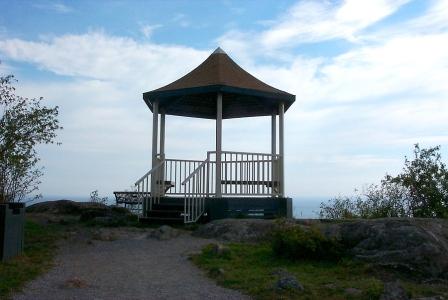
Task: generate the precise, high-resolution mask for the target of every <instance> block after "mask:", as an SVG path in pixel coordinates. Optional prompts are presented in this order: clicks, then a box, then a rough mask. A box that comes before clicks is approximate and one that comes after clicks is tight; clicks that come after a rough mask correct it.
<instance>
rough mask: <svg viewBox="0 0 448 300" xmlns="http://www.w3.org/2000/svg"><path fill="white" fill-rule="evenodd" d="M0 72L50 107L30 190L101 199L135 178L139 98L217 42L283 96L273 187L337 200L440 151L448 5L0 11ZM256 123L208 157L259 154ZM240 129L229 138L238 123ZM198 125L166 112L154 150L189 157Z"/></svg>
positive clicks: (42, 6)
mask: <svg viewBox="0 0 448 300" xmlns="http://www.w3.org/2000/svg"><path fill="white" fill-rule="evenodd" d="M0 5H1V7H2V13H1V14H0V60H1V61H2V64H1V65H0V73H1V74H7V73H13V74H15V75H16V77H17V79H18V80H19V83H18V90H17V92H18V93H19V94H21V95H24V96H29V97H37V96H43V97H44V98H45V99H46V100H45V101H46V103H47V104H48V105H59V106H60V109H61V122H62V125H63V126H64V130H63V131H62V132H61V133H60V134H59V140H60V141H61V142H62V146H60V147H56V146H43V147H40V149H39V150H40V153H41V156H42V164H43V165H44V166H45V168H46V169H45V177H44V178H43V182H42V185H41V192H42V193H43V195H44V196H48V195H61V196H67V197H75V196H77V197H84V196H85V197H87V196H88V195H89V193H90V192H91V191H92V190H95V189H98V190H99V191H100V194H104V195H110V194H111V192H112V191H114V190H120V189H124V188H129V187H130V186H131V184H132V183H133V182H134V181H135V180H136V179H138V178H139V177H140V176H141V175H142V174H144V173H145V172H146V171H147V170H148V169H149V168H150V154H151V144H150V142H151V136H150V135H151V114H150V112H149V110H148V109H147V108H146V106H145V104H144V103H143V101H142V93H143V92H146V91H149V90H152V89H155V88H157V87H160V86H162V85H165V84H167V83H169V82H171V81H173V80H175V79H177V78H179V77H180V76H182V75H184V74H185V73H186V72H188V71H190V70H191V69H193V68H194V67H196V66H197V65H198V64H199V63H201V62H202V61H203V60H204V59H206V58H207V56H208V55H209V54H210V53H211V52H212V51H213V50H214V49H215V48H216V47H217V46H221V47H222V48H223V49H224V50H225V51H226V52H227V53H228V54H229V55H230V56H231V57H232V58H233V59H234V60H235V61H236V62H237V63H238V64H240V65H241V66H242V67H243V68H245V69H246V70H247V71H249V72H250V73H252V74H254V75H255V76H256V77H258V78H260V79H261V80H263V81H265V82H267V83H269V84H271V85H273V86H275V87H278V88H280V89H283V90H286V91H288V92H291V93H293V94H295V95H296V96H297V100H296V103H295V104H294V105H293V107H292V108H291V109H290V110H289V111H288V112H287V114H286V129H285V130H286V153H285V154H286V180H287V182H286V192H287V194H288V195H289V196H293V197H299V198H300V197H302V198H305V197H321V196H324V197H326V196H335V195H339V194H350V193H352V192H353V190H354V189H355V188H360V187H362V186H363V185H365V184H368V183H371V182H378V181H379V180H380V178H381V177H382V176H383V175H384V174H385V173H386V172H388V173H391V174H395V173H397V172H398V171H399V170H400V168H401V166H402V164H403V159H404V155H410V154H411V151H412V148H413V144H414V143H420V144H422V145H423V146H434V145H442V155H443V156H444V157H445V159H446V157H448V150H447V149H448V122H447V119H448V117H447V116H448V83H447V82H448V75H447V74H448V72H447V71H448V1H446V0H433V1H429V0H428V1H423V0H421V1H419V0H414V1H411V0H409V1H407V0H392V1H386V0H368V1H367V0H366V1H361V0H348V1H289V0H288V1H287V0H284V1H65V2H64V1H39V0H36V1H3V0H0ZM269 126H270V119H269V118H251V119H243V120H233V121H225V122H224V124H223V138H224V140H223V149H225V150H241V151H256V152H261V151H263V152H269V145H270V140H269V139H270V136H269V134H270V127H269ZM242 128H243V129H242ZM213 148H214V124H213V122H211V121H208V120H197V119H190V118H179V117H168V118H167V146H166V152H167V156H169V157H174V158H195V159H196V158H197V159H202V158H204V156H205V152H206V151H207V150H211V149H213Z"/></svg>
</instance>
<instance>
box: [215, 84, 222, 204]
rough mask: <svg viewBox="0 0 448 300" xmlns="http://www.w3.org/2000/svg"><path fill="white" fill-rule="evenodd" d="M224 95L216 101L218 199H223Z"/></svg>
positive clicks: (220, 95)
mask: <svg viewBox="0 0 448 300" xmlns="http://www.w3.org/2000/svg"><path fill="white" fill-rule="evenodd" d="M221 146H222V94H221V93H218V97H217V99H216V176H215V178H216V197H217V198H221V197H222V193H221V150H222V149H221Z"/></svg>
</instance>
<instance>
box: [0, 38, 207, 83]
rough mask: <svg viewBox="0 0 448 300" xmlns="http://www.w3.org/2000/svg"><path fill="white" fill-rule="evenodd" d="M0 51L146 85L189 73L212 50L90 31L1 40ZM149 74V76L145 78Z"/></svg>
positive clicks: (64, 71) (62, 71) (58, 68)
mask: <svg viewBox="0 0 448 300" xmlns="http://www.w3.org/2000/svg"><path fill="white" fill-rule="evenodd" d="M0 53H3V54H4V55H5V56H7V57H8V58H9V59H12V60H16V61H22V62H28V63H32V64H35V65H37V66H38V67H39V68H42V69H45V70H48V71H51V72H54V73H56V74H58V75H64V76H74V77H86V78H91V79H98V80H113V81H117V82H118V83H119V84H120V83H121V84H125V83H129V82H136V83H137V84H136V86H139V87H142V88H143V87H144V86H145V87H146V89H148V90H150V89H152V88H156V87H157V86H160V85H162V84H166V83H167V82H169V81H170V80H171V81H172V80H174V79H176V77H177V76H179V75H181V74H185V73H187V71H190V70H191V69H192V68H193V67H195V66H197V65H198V64H199V63H200V62H202V61H203V60H204V59H205V58H206V57H207V55H208V54H209V53H210V52H209V51H199V50H196V49H193V48H191V47H185V46H177V45H172V46H170V45H158V44H154V43H149V42H145V43H138V42H137V41H135V40H133V39H131V38H127V37H119V36H111V35H107V34H106V33H104V32H101V31H92V32H88V33H85V34H81V35H74V34H65V35H62V36H57V37H54V38H51V39H50V40H45V41H27V40H23V39H6V40H2V41H1V40H0ZM162 70H163V71H162ZM149 76H152V77H153V80H148V79H147V78H148V77H149Z"/></svg>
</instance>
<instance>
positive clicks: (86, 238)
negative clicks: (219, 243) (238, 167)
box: [12, 227, 247, 300]
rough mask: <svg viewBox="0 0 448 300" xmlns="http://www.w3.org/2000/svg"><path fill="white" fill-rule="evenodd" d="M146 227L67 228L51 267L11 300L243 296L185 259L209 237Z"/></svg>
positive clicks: (205, 242)
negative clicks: (156, 232) (153, 233)
mask: <svg viewBox="0 0 448 300" xmlns="http://www.w3.org/2000/svg"><path fill="white" fill-rule="evenodd" d="M150 230H151V229H144V228H143V229H142V228H132V227H128V228H95V227H92V228H89V227H81V228H79V227H77V228H75V229H73V228H72V229H70V230H69V231H68V232H66V239H65V240H63V242H61V243H60V247H59V250H58V252H57V256H56V258H55V260H54V267H53V268H51V269H50V270H49V271H48V272H47V273H45V274H44V275H42V276H40V277H38V278H37V279H35V280H33V281H31V282H29V283H28V284H26V285H25V287H24V288H23V290H22V292H21V293H17V294H15V295H13V297H12V298H13V299H16V300H24V299H33V300H39V299H42V300H43V299H245V298H247V297H246V296H244V295H242V294H241V293H240V292H237V291H234V290H229V289H226V288H222V287H219V286H217V285H216V284H215V283H214V282H213V281H212V280H211V279H209V278H207V277H206V276H205V275H204V273H203V272H202V271H201V270H199V269H197V268H196V267H195V266H194V265H193V264H192V262H191V261H190V260H189V254H190V253H192V252H197V251H199V250H200V249H201V248H202V247H203V246H204V245H206V244H208V243H210V242H211V240H207V239H202V238H197V237H192V236H191V235H190V232H188V231H181V234H180V235H179V236H178V237H176V238H172V239H168V240H158V239H156V238H150V237H148V234H149V232H150Z"/></svg>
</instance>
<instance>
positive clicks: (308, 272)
mask: <svg viewBox="0 0 448 300" xmlns="http://www.w3.org/2000/svg"><path fill="white" fill-rule="evenodd" d="M229 248H230V255H226V256H219V255H216V254H214V253H213V251H211V247H205V248H204V249H203V251H202V253H201V254H197V255H194V256H192V260H193V262H194V263H195V264H196V265H198V266H199V267H200V268H202V269H204V270H205V271H206V272H207V273H208V275H209V276H210V277H212V278H214V279H215V280H216V281H217V283H218V284H219V285H221V286H224V287H227V288H231V289H237V290H240V291H242V292H244V293H246V294H248V295H251V296H253V297H254V298H255V299H378V298H379V297H380V295H381V293H382V291H383V282H382V280H381V276H380V272H377V271H376V270H374V269H373V268H372V267H370V266H369V265H366V264H360V263H354V262H353V261H350V260H342V261H340V262H322V261H307V260H296V261H290V260H288V259H281V258H277V257H276V256H275V255H274V253H273V251H272V249H271V246H270V245H269V244H267V243H261V244H244V243H238V244H230V245H229ZM279 268H284V269H287V270H288V272H290V273H292V274H294V275H295V276H296V277H297V279H298V280H299V282H300V283H301V284H302V285H303V286H304V288H305V289H304V291H303V292H295V291H282V292H278V291H276V290H275V289H274V288H273V287H274V284H275V281H276V279H277V276H276V275H274V274H273V272H274V271H275V270H277V269H279ZM220 270H221V271H220ZM400 281H401V282H402V284H403V286H404V287H405V288H406V291H407V292H408V293H409V294H410V296H412V297H417V296H419V297H423V296H433V295H447V294H448V287H446V286H443V285H435V284H433V285H430V284H419V283H416V282H412V281H410V280H409V279H403V278H400ZM347 288H356V289H359V290H360V291H362V293H361V294H360V295H350V294H349V293H347V292H346V291H345V290H346V289H347Z"/></svg>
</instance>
